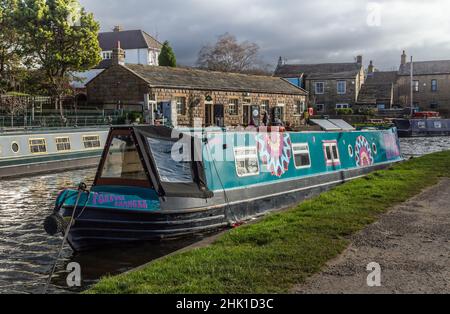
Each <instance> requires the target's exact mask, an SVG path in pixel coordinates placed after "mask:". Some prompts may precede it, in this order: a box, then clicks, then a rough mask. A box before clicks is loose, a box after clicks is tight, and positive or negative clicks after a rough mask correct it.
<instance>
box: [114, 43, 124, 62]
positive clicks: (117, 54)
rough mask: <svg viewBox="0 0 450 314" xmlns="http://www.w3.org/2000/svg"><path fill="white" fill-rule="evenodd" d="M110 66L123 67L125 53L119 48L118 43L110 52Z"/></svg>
mask: <svg viewBox="0 0 450 314" xmlns="http://www.w3.org/2000/svg"><path fill="white" fill-rule="evenodd" d="M111 61H112V65H125V51H124V50H123V49H122V48H120V41H118V42H117V48H114V49H113V51H112V58H111Z"/></svg>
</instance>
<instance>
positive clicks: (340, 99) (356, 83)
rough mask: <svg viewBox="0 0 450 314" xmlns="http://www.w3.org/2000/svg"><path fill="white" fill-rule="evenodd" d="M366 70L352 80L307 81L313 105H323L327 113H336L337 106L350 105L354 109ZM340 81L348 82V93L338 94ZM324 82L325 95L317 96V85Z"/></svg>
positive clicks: (307, 88)
mask: <svg viewBox="0 0 450 314" xmlns="http://www.w3.org/2000/svg"><path fill="white" fill-rule="evenodd" d="M364 77H365V76H364V70H363V69H361V72H360V73H359V74H358V75H356V76H355V77H354V78H351V79H348V78H347V79H306V84H305V85H306V90H307V91H308V92H309V95H310V97H309V101H310V104H311V105H316V104H323V105H324V106H325V112H324V113H328V114H333V113H336V104H349V105H350V106H351V107H353V106H354V105H355V104H356V101H357V99H358V95H359V92H360V90H361V87H362V85H363V84H364V81H365V79H364ZM339 81H345V82H346V93H345V94H338V92H337V84H338V82H339ZM316 82H324V93H323V94H316V92H315V83H316Z"/></svg>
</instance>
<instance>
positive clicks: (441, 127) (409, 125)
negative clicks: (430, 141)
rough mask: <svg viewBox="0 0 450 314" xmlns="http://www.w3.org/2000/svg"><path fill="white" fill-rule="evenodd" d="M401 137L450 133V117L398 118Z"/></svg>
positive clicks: (396, 122)
mask: <svg viewBox="0 0 450 314" xmlns="http://www.w3.org/2000/svg"><path fill="white" fill-rule="evenodd" d="M394 124H395V126H396V127H397V129H398V135H399V137H432V136H448V135H450V119H442V118H431V119H428V118H427V119H418V118H414V119H396V120H394Z"/></svg>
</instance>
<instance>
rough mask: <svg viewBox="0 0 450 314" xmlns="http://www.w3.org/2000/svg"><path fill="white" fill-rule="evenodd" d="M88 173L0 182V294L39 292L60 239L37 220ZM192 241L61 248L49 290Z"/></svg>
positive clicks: (441, 146) (431, 144) (413, 144)
mask: <svg viewBox="0 0 450 314" xmlns="http://www.w3.org/2000/svg"><path fill="white" fill-rule="evenodd" d="M401 142H402V151H403V153H404V154H405V155H406V156H407V157H411V156H419V155H423V154H428V153H431V152H435V151H441V150H448V149H450V137H445V138H427V139H423V138H421V139H402V140H401ZM94 174H95V169H90V170H80V171H71V172H66V173H59V174H53V175H46V176H38V177H30V178H22V179H18V180H10V181H4V180H2V181H0V293H40V292H42V289H43V287H44V285H45V281H46V279H47V274H48V271H49V269H50V268H51V266H52V264H53V262H54V258H55V256H56V254H57V250H58V248H59V245H60V243H61V238H57V237H50V236H48V235H47V234H46V233H45V232H44V230H43V227H42V221H43V219H44V218H45V217H46V216H47V215H48V214H49V213H50V212H51V209H52V207H53V204H54V200H55V198H56V196H57V194H58V193H59V191H60V190H62V189H64V188H67V187H74V186H76V185H78V183H79V182H82V181H83V182H86V183H88V185H90V184H91V182H92V180H93V178H94ZM198 240H200V236H199V237H194V238H190V239H185V240H183V241H180V240H177V241H171V242H165V243H163V244H161V243H148V244H143V245H139V246H135V247H131V248H130V247H127V248H115V249H106V250H102V251H97V252H89V253H83V254H73V252H72V251H71V250H70V248H68V247H66V249H65V250H64V252H63V258H62V259H61V261H60V263H59V264H58V268H57V273H56V274H55V278H54V280H53V282H52V283H53V284H52V286H51V287H50V292H53V293H65V292H70V291H68V290H67V288H66V282H65V281H66V279H65V278H66V275H67V273H66V271H65V268H66V265H67V264H68V263H69V262H72V261H75V262H78V263H79V264H80V265H81V268H82V277H83V278H82V280H83V288H85V287H86V286H88V285H90V284H92V283H94V282H95V281H96V280H98V278H100V277H102V276H104V275H107V274H118V273H121V272H124V271H127V270H129V269H130V268H133V267H136V266H139V265H141V264H145V263H147V262H149V261H151V260H153V259H155V258H159V257H161V256H164V255H167V254H169V253H171V252H173V251H176V250H178V249H181V248H183V247H185V246H187V245H190V244H192V243H194V242H197V241H198ZM72 291H76V290H72Z"/></svg>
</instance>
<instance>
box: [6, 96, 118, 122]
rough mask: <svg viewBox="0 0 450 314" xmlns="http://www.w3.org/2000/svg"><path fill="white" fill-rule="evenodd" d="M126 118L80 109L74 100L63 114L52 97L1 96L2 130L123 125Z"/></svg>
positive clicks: (68, 103) (114, 111) (100, 111)
mask: <svg viewBox="0 0 450 314" xmlns="http://www.w3.org/2000/svg"><path fill="white" fill-rule="evenodd" d="M123 116H124V112H123V111H120V110H103V109H99V108H96V107H93V108H89V107H86V106H83V108H82V109H78V108H77V107H76V106H75V105H74V104H73V103H71V102H70V101H65V105H64V107H63V111H62V113H61V111H60V110H57V109H54V105H53V102H52V99H51V98H50V97H35V96H9V95H1V96H0V128H18V127H26V128H33V127H37V128H39V127H72V126H79V127H83V126H97V125H110V124H120V123H121V122H122V120H124V119H123V118H122V117H123ZM125 116H126V114H125Z"/></svg>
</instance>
